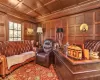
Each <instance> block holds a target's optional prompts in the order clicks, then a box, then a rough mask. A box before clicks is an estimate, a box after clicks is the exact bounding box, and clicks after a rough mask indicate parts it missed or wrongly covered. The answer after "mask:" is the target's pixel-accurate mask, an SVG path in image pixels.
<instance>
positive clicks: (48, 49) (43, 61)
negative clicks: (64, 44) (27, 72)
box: [36, 39, 54, 67]
mask: <svg viewBox="0 0 100 80" xmlns="http://www.w3.org/2000/svg"><path fill="white" fill-rule="evenodd" d="M53 46H54V41H53V40H52V39H46V40H45V41H44V44H43V47H42V48H40V49H38V50H37V52H36V63H37V64H40V65H42V66H45V67H49V66H50V64H51V63H53V61H54V53H53Z"/></svg>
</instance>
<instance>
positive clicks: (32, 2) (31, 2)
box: [23, 0, 39, 9]
mask: <svg viewBox="0 0 100 80" xmlns="http://www.w3.org/2000/svg"><path fill="white" fill-rule="evenodd" d="M23 3H24V4H26V5H27V6H29V7H31V8H32V9H35V8H37V7H38V6H39V1H38V0H23Z"/></svg>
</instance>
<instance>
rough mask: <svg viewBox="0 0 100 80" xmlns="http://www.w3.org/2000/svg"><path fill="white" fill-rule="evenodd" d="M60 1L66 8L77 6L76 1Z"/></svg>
mask: <svg viewBox="0 0 100 80" xmlns="http://www.w3.org/2000/svg"><path fill="white" fill-rule="evenodd" d="M60 1H61V2H62V4H63V7H64V8H65V7H69V6H72V5H75V4H77V1H76V0H60Z"/></svg>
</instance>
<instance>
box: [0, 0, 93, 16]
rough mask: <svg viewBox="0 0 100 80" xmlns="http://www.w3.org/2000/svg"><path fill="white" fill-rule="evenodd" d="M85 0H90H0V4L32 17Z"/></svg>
mask: <svg viewBox="0 0 100 80" xmlns="http://www.w3.org/2000/svg"><path fill="white" fill-rule="evenodd" d="M85 1H86V2H88V1H92V0H0V4H3V5H6V6H8V7H9V8H12V9H15V10H17V11H19V12H22V13H24V14H28V15H29V16H32V17H40V16H45V15H48V14H51V13H54V12H56V11H59V10H62V9H64V8H67V7H70V6H73V5H78V4H79V3H82V2H85Z"/></svg>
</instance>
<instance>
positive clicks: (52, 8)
mask: <svg viewBox="0 0 100 80" xmlns="http://www.w3.org/2000/svg"><path fill="white" fill-rule="evenodd" d="M46 7H47V8H48V9H49V10H50V11H51V12H53V11H57V10H60V9H62V5H61V4H60V2H59V1H54V2H52V3H50V4H48V5H46Z"/></svg>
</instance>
